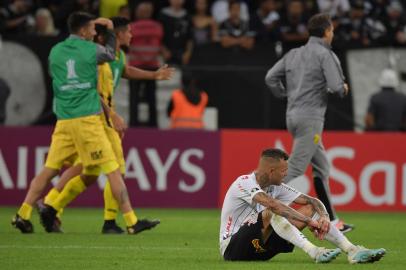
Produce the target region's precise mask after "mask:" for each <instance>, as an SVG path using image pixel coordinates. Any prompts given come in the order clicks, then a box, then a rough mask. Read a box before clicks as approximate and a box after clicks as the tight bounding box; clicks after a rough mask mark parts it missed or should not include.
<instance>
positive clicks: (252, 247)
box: [223, 213, 293, 261]
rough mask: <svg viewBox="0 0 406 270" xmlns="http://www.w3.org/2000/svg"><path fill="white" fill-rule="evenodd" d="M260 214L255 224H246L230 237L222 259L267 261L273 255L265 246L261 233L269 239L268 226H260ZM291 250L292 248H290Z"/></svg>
mask: <svg viewBox="0 0 406 270" xmlns="http://www.w3.org/2000/svg"><path fill="white" fill-rule="evenodd" d="M262 220H263V218H262V213H259V214H258V217H257V220H256V222H252V221H251V222H247V223H246V224H244V225H242V226H241V227H240V228H239V230H238V231H237V232H236V233H234V234H233V235H232V236H231V239H230V240H229V243H228V245H227V248H226V249H225V251H224V254H223V257H224V259H225V260H227V261H261V260H269V259H271V258H272V257H273V256H274V255H275V254H274V252H273V250H272V249H271V248H270V247H269V246H265V243H266V240H264V236H263V231H266V234H267V237H268V238H269V234H270V232H271V231H270V230H269V228H270V226H269V222H268V226H267V225H262ZM291 250H293V246H292V247H291Z"/></svg>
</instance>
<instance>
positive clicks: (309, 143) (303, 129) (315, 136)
mask: <svg viewBox="0 0 406 270" xmlns="http://www.w3.org/2000/svg"><path fill="white" fill-rule="evenodd" d="M286 125H287V128H288V131H289V133H290V134H291V135H292V136H293V149H292V153H291V155H290V158H289V167H288V175H287V176H286V177H285V179H284V182H285V183H288V182H289V181H291V180H292V179H294V178H296V177H299V176H301V175H304V173H305V172H306V169H307V166H308V165H309V164H311V165H312V169H313V177H314V178H315V179H316V178H318V179H320V180H321V182H322V183H323V184H322V185H323V187H322V188H324V192H325V194H326V197H327V198H321V196H320V195H319V192H318V195H319V198H320V199H321V200H322V201H323V203H324V204H325V205H326V208H327V210H330V211H328V212H331V213H330V217H331V218H333V219H334V218H335V212H334V210H333V207H332V205H331V194H330V187H329V173H330V164H329V162H328V160H327V156H326V151H325V149H324V146H323V142H322V139H321V136H322V133H323V126H324V121H322V120H317V119H310V118H301V117H287V119H286ZM316 189H317V186H316ZM316 191H318V190H316ZM323 197H324V196H323ZM326 200H328V201H326ZM329 204H330V206H331V207H328V206H329ZM328 208H331V209H328Z"/></svg>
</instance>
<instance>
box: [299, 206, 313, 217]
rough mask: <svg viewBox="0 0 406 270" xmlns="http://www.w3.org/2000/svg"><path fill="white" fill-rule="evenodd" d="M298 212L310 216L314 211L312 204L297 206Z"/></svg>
mask: <svg viewBox="0 0 406 270" xmlns="http://www.w3.org/2000/svg"><path fill="white" fill-rule="evenodd" d="M298 212H300V213H301V214H302V215H304V216H306V217H312V216H313V215H314V213H315V212H316V211H315V210H314V207H313V205H311V204H308V205H305V206H302V207H301V208H299V209H298Z"/></svg>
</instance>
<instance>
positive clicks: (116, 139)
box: [73, 115, 125, 175]
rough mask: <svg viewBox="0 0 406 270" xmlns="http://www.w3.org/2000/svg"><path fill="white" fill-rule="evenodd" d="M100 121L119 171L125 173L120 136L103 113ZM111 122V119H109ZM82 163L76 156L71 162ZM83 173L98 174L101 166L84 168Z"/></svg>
mask: <svg viewBox="0 0 406 270" xmlns="http://www.w3.org/2000/svg"><path fill="white" fill-rule="evenodd" d="M101 118H102V122H103V125H104V130H105V132H106V135H107V138H108V140H109V141H110V143H111V146H112V148H113V152H114V156H115V160H116V161H117V163H118V166H119V169H120V173H121V174H123V175H124V174H125V159H124V152H123V145H122V141H121V138H120V136H119V135H118V133H117V131H115V130H114V129H113V128H111V127H110V126H109V124H108V123H107V121H106V118H105V117H104V115H102V117H101ZM110 123H111V121H110ZM80 163H82V160H81V159H80V158H79V157H77V158H76V159H75V160H74V162H73V164H74V166H75V165H78V164H80ZM83 173H84V174H86V175H100V174H101V173H102V170H101V168H84V171H83Z"/></svg>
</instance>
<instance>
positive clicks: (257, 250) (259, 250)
mask: <svg viewBox="0 0 406 270" xmlns="http://www.w3.org/2000/svg"><path fill="white" fill-rule="evenodd" d="M251 243H252V246H253V247H254V248H255V253H264V252H265V251H266V250H265V249H264V248H263V247H262V246H261V245H260V244H259V243H260V242H259V239H252V241H251Z"/></svg>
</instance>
